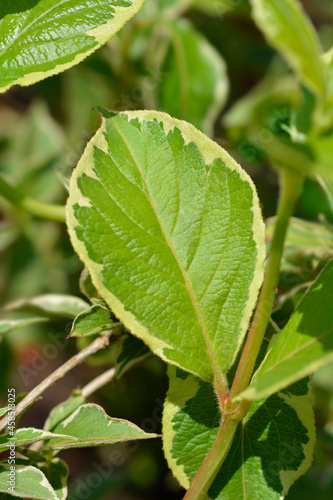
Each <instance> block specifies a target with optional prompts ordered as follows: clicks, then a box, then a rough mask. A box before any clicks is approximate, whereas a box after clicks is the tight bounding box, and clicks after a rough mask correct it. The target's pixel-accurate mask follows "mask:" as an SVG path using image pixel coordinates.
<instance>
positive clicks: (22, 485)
mask: <svg viewBox="0 0 333 500" xmlns="http://www.w3.org/2000/svg"><path fill="white" fill-rule="evenodd" d="M10 467H14V476H15V480H14V481H13V482H14V486H13V488H12V489H11V487H12V486H11V484H10V483H8V480H9V473H10V471H11V470H13V469H10ZM0 491H2V492H4V493H10V494H11V495H12V496H14V497H20V498H29V499H39V500H58V496H57V495H56V493H55V491H54V489H53V488H52V486H51V485H50V483H49V481H48V480H47V478H46V477H45V475H44V474H43V472H42V471H40V470H39V469H37V468H36V467H32V466H31V465H28V466H25V465H17V464H16V465H15V466H13V465H12V466H11V465H9V464H8V463H5V462H0Z"/></svg>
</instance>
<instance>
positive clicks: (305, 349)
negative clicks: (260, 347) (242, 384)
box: [236, 261, 333, 401]
mask: <svg viewBox="0 0 333 500" xmlns="http://www.w3.org/2000/svg"><path fill="white" fill-rule="evenodd" d="M332 303H333V261H331V262H330V263H329V264H328V265H327V266H326V267H325V268H324V270H323V271H322V273H321V274H320V275H319V276H318V278H317V279H316V281H315V282H314V284H313V285H312V286H311V288H310V289H309V291H308V292H307V293H306V295H305V296H304V298H303V300H302V301H301V302H300V304H299V306H298V307H297V309H296V311H295V312H294V314H293V315H292V317H291V318H290V320H289V321H288V323H287V324H286V326H285V327H284V328H283V330H281V332H280V334H279V335H277V336H276V337H274V338H273V339H272V342H271V345H270V347H269V351H268V353H267V356H266V358H265V359H264V361H263V362H262V364H261V366H260V367H259V368H258V371H257V372H256V373H255V375H254V379H253V382H252V383H251V385H250V386H249V387H248V388H247V389H246V390H245V391H244V392H243V393H241V394H240V395H239V396H237V398H236V399H237V400H241V399H247V400H250V401H254V400H259V399H262V398H264V397H266V396H268V395H269V394H272V393H273V392H277V391H279V390H281V389H284V388H285V387H288V385H290V384H293V383H294V382H296V381H298V380H300V379H302V378H303V377H306V376H307V375H310V374H311V373H313V372H314V371H315V370H318V369H319V368H321V367H322V366H324V365H326V364H328V363H330V362H331V361H333V308H332Z"/></svg>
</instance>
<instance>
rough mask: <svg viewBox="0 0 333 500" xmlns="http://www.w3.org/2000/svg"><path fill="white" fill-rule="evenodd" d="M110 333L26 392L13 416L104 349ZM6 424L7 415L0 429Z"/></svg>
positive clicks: (0, 423) (99, 338)
mask: <svg viewBox="0 0 333 500" xmlns="http://www.w3.org/2000/svg"><path fill="white" fill-rule="evenodd" d="M111 334H112V331H111V332H108V333H107V334H105V335H103V336H102V337H98V338H97V339H96V340H94V341H93V342H92V343H91V344H89V345H88V346H87V347H86V348H85V349H82V351H80V352H79V353H78V354H76V355H75V356H73V357H72V358H71V359H69V360H68V361H66V363H64V364H63V365H62V366H60V367H59V368H57V369H56V370H55V371H54V372H53V373H51V375H49V376H48V377H46V379H44V380H43V381H42V382H41V383H40V384H39V385H37V387H35V388H34V389H33V390H32V391H30V392H29V394H27V396H26V397H25V398H24V399H22V401H21V402H20V403H19V404H18V405H17V406H16V408H15V417H17V416H18V415H20V414H21V413H22V412H23V411H24V410H26V409H27V408H29V406H31V405H32V404H33V403H34V402H35V401H36V400H37V398H39V397H40V396H41V395H42V394H43V393H44V392H45V391H46V390H47V389H48V388H49V387H51V386H52V385H53V384H54V383H55V382H57V381H58V380H60V379H61V378H62V377H64V375H66V373H68V372H69V371H71V370H72V369H73V368H75V367H76V366H77V365H79V364H80V363H82V361H84V360H85V359H87V358H89V356H91V355H92V354H95V353H96V352H98V351H100V350H101V349H105V348H106V347H107V346H108V345H109V338H110V336H111ZM7 424H8V416H7V417H5V418H4V419H3V420H2V421H1V422H0V431H2V430H3V429H5V428H6V427H7Z"/></svg>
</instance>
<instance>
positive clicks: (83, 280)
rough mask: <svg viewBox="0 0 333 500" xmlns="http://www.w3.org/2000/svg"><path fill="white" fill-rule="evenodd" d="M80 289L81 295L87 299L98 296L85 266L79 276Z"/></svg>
mask: <svg viewBox="0 0 333 500" xmlns="http://www.w3.org/2000/svg"><path fill="white" fill-rule="evenodd" d="M80 290H81V292H82V293H83V295H85V296H86V297H88V299H91V298H92V297H98V291H97V290H96V288H95V286H94V284H93V282H92V281H91V276H90V274H89V271H88V269H87V268H86V267H85V268H84V269H83V271H82V273H81V276H80Z"/></svg>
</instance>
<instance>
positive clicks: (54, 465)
mask: <svg viewBox="0 0 333 500" xmlns="http://www.w3.org/2000/svg"><path fill="white" fill-rule="evenodd" d="M40 470H41V471H42V472H43V473H44V474H45V476H46V478H47V479H48V481H49V483H50V484H51V486H52V488H53V489H54V491H55V494H56V495H57V497H58V498H59V500H66V498H67V493H68V490H67V479H68V474H69V468H68V465H67V464H66V462H64V461H63V460H61V459H60V458H53V459H52V460H51V462H49V463H48V464H47V466H45V467H44V466H41V467H40Z"/></svg>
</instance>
